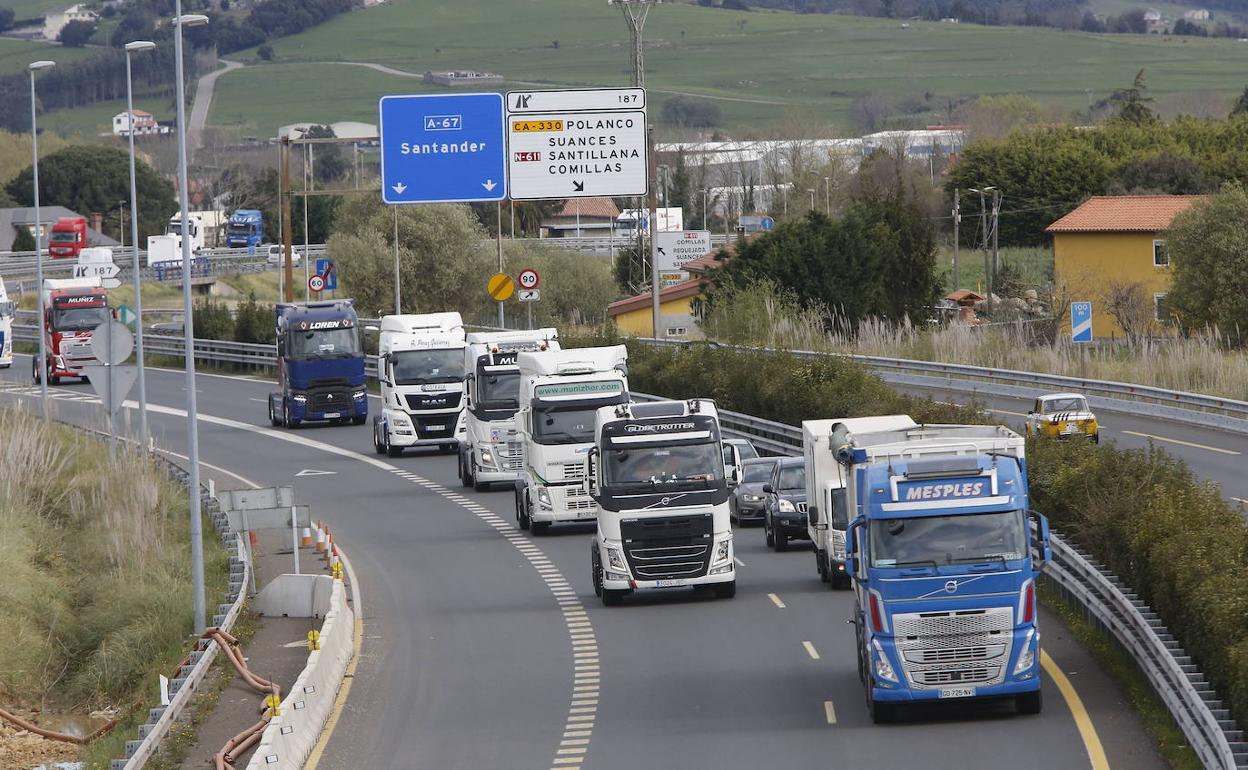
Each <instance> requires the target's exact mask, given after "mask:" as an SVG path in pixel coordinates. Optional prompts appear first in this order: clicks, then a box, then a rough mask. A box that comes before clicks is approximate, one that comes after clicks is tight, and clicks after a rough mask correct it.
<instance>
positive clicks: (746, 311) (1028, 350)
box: [704, 282, 1248, 401]
mask: <svg viewBox="0 0 1248 770" xmlns="http://www.w3.org/2000/svg"><path fill="white" fill-rule="evenodd" d="M704 328H705V330H706V332H707V336H708V337H710V338H712V339H716V340H720V341H722V342H730V343H735V344H752V345H766V346H768V347H775V348H782V349H789V350H821V351H828V352H837V353H858V354H863V355H874V356H888V357H893V358H909V359H917V360H922V361H941V362H944V363H956V364H970V365H974V366H985V367H993V368H998V369H1017V370H1020V371H1028V372H1045V373H1049V374H1060V375H1067V376H1071V377H1084V378H1088V379H1100V380H1114V381H1118V382H1130V383H1135V384H1140V385H1153V386H1156V387H1161V388H1168V389H1172V390H1184V391H1190V392H1194V393H1205V394H1209V395H1215V396H1223V397H1227V398H1234V399H1239V400H1246V401H1248V354H1246V353H1245V352H1244V351H1237V350H1228V349H1226V347H1225V346H1223V345H1222V344H1220V340H1219V339H1218V338H1217V336H1216V334H1210V335H1206V336H1200V337H1193V338H1190V339H1179V340H1161V341H1156V340H1144V341H1140V342H1136V343H1131V344H1128V343H1119V344H1113V345H1110V344H1106V345H1101V346H1085V345H1076V344H1073V343H1071V342H1070V341H1069V339H1063V338H1062V337H1061V336H1060V335H1059V336H1058V338H1057V339H1056V340H1055V341H1053V342H1050V343H1038V342H1036V341H1035V336H1036V335H1034V334H1031V333H1030V331H1029V330H1028V329H1026V328H1025V327H1024V326H1023V324H1004V325H1000V326H992V327H981V328H977V329H973V328H969V327H965V326H945V327H939V328H931V329H928V328H917V327H915V326H913V325H911V324H909V323H903V324H890V323H885V322H882V321H874V320H870V321H865V322H863V323H861V324H858V325H857V326H856V327H852V328H851V327H850V326H849V325H847V324H845V323H843V322H841V321H840V320H838V319H836V318H834V317H833V316H832V315H831V314H829V313H828V312H826V311H824V310H822V309H818V308H815V309H811V308H803V307H801V306H800V305H799V303H798V302H797V301H796V299H795V298H793V297H792V296H791V295H788V294H785V293H784V292H783V291H781V290H779V289H777V287H775V286H774V285H772V284H770V283H768V282H762V283H760V284H756V285H755V286H752V287H750V288H748V289H745V290H742V291H738V292H733V293H728V294H722V293H721V294H720V295H717V296H716V298H715V306H714V307H713V308H712V310H711V312H710V314H709V317H708V319H707V321H706V324H705V325H704ZM828 329H831V331H828Z"/></svg>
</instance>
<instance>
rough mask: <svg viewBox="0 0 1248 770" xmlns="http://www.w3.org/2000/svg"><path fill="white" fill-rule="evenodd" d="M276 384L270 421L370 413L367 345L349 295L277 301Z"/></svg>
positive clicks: (344, 418) (360, 418)
mask: <svg viewBox="0 0 1248 770" xmlns="http://www.w3.org/2000/svg"><path fill="white" fill-rule="evenodd" d="M276 312H277V384H278V388H279V390H278V392H277V393H270V394H269V422H271V423H272V424H273V425H275V426H277V425H281V426H285V427H287V428H293V427H295V426H296V425H298V424H299V423H301V422H303V421H305V420H308V421H336V422H340V423H346V422H348V421H350V422H352V423H354V424H356V425H363V424H364V421H365V420H366V419H367V418H368V389H367V388H366V387H365V380H364V348H363V346H362V345H361V344H360V329H359V319H358V318H357V317H356V315H355V307H354V305H353V304H352V302H351V300H349V299H340V300H333V301H330V302H307V303H290V304H287V303H279V304H278V305H277V311H276Z"/></svg>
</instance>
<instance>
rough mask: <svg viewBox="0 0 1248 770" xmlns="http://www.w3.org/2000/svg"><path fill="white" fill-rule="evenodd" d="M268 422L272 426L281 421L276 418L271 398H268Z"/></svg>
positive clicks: (276, 425) (279, 423)
mask: <svg viewBox="0 0 1248 770" xmlns="http://www.w3.org/2000/svg"><path fill="white" fill-rule="evenodd" d="M269 424H270V425H272V426H273V427H274V428H276V427H278V426H280V425H281V424H282V421H281V420H279V419H277V413H276V412H274V411H273V399H271V398H270V399H269Z"/></svg>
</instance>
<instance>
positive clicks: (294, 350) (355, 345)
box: [287, 327, 362, 361]
mask: <svg viewBox="0 0 1248 770" xmlns="http://www.w3.org/2000/svg"><path fill="white" fill-rule="evenodd" d="M361 352H362V351H361V349H360V335H359V334H358V333H357V332H356V330H355V328H354V327H352V328H347V329H318V330H315V331H292V332H291V333H290V349H289V351H288V353H287V355H288V356H289V357H290V358H293V359H295V360H299V361H306V360H310V359H317V358H354V357H355V356H358V355H361Z"/></svg>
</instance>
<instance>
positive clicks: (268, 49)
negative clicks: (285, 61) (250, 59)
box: [256, 43, 273, 61]
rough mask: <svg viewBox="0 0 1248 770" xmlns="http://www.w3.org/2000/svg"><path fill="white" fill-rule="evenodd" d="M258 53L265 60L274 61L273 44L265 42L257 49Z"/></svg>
mask: <svg viewBox="0 0 1248 770" xmlns="http://www.w3.org/2000/svg"><path fill="white" fill-rule="evenodd" d="M256 55H257V56H259V57H260V58H261V59H263V60H264V61H273V46H271V45H269V44H268V43H265V44H264V45H262V46H260V47H259V48H257V49H256Z"/></svg>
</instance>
